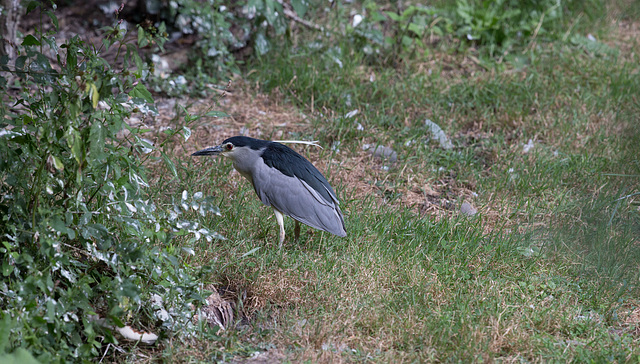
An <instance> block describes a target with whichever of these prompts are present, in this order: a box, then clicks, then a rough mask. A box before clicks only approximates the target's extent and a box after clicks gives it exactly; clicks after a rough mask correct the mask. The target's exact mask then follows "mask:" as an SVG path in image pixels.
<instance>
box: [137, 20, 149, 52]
mask: <svg viewBox="0 0 640 364" xmlns="http://www.w3.org/2000/svg"><path fill="white" fill-rule="evenodd" d="M147 45H149V40H148V39H147V35H146V34H145V32H144V29H142V27H141V26H139V25H138V47H140V48H143V47H146V46H147Z"/></svg>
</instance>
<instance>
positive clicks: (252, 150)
mask: <svg viewBox="0 0 640 364" xmlns="http://www.w3.org/2000/svg"><path fill="white" fill-rule="evenodd" d="M218 154H222V155H223V156H225V157H229V158H231V160H232V161H233V167H234V168H235V169H236V170H237V171H238V172H240V174H241V175H243V176H244V177H245V178H246V179H248V180H249V182H251V184H252V185H253V189H254V190H255V191H256V194H257V195H258V197H259V198H260V200H261V201H262V202H263V203H264V204H265V205H267V206H271V207H273V211H274V213H275V215H276V220H277V221H278V225H279V226H280V245H282V242H283V241H284V217H283V215H287V216H291V217H292V218H293V219H294V220H295V221H296V226H295V240H296V241H297V240H298V237H299V236H300V225H299V222H301V223H303V224H306V225H309V226H311V227H313V228H316V229H319V230H324V231H327V232H329V233H331V234H334V235H338V236H347V232H346V230H345V227H344V219H343V217H342V211H340V207H339V206H338V205H339V204H340V203H339V202H338V198H337V197H336V193H335V192H334V191H333V188H331V186H330V185H329V182H327V179H326V178H324V176H323V175H322V173H320V172H319V171H318V170H317V169H316V167H314V166H313V164H311V162H309V161H308V160H307V159H305V158H304V157H303V156H301V155H300V154H298V153H296V152H295V151H294V150H293V149H291V148H289V147H287V146H285V145H282V144H280V143H276V142H271V141H267V140H260V139H254V138H249V137H245V136H235V137H231V138H229V139H227V140H225V141H224V142H222V144H221V145H218V146H215V147H210V148H207V149H203V150H200V151H197V152H195V153H193V154H192V155H194V156H199V155H212V156H215V155H218Z"/></svg>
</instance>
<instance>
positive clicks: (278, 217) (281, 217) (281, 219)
mask: <svg viewBox="0 0 640 364" xmlns="http://www.w3.org/2000/svg"><path fill="white" fill-rule="evenodd" d="M273 213H274V214H276V221H278V225H280V248H282V243H283V242H284V215H282V212H280V211H278V210H276V209H273Z"/></svg>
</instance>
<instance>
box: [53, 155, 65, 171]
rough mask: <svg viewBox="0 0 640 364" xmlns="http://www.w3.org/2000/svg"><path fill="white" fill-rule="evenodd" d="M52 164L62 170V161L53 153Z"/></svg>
mask: <svg viewBox="0 0 640 364" xmlns="http://www.w3.org/2000/svg"><path fill="white" fill-rule="evenodd" d="M53 166H54V167H55V168H56V169H57V170H59V171H63V170H64V163H62V161H61V160H60V158H58V157H57V156H55V155H54V156H53Z"/></svg>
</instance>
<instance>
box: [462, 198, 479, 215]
mask: <svg viewBox="0 0 640 364" xmlns="http://www.w3.org/2000/svg"><path fill="white" fill-rule="evenodd" d="M460 212H461V213H462V214H463V215H467V216H473V215H475V214H477V213H478V209H476V208H475V207H473V205H472V204H470V203H468V202H467V201H465V202H463V203H462V206H460Z"/></svg>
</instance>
